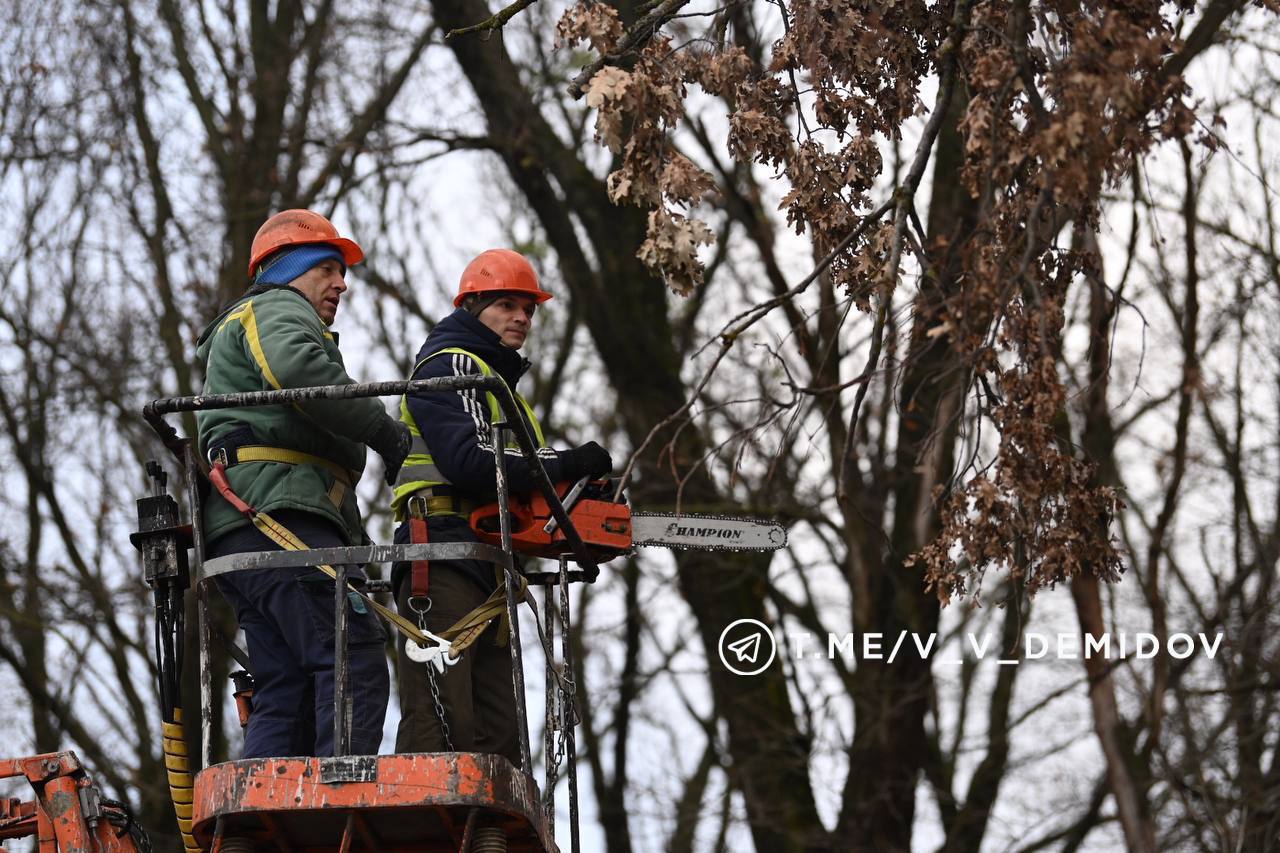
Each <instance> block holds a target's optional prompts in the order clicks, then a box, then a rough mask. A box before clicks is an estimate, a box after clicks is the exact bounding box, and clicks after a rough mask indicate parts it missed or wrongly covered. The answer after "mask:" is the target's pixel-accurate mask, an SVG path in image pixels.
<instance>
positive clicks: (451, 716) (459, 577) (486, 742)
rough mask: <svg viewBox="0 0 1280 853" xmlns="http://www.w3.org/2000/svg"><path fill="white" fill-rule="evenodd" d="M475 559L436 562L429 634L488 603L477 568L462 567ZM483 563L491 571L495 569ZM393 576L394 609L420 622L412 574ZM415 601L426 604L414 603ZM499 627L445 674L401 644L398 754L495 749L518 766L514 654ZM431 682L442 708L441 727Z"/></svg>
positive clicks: (428, 616) (490, 630)
mask: <svg viewBox="0 0 1280 853" xmlns="http://www.w3.org/2000/svg"><path fill="white" fill-rule="evenodd" d="M475 562H478V561H473V560H466V561H455V560H450V561H439V562H435V561H433V562H432V563H431V570H430V579H431V580H430V586H429V590H428V591H429V596H428V597H429V600H430V607H429V609H427V611H426V614H425V616H424V617H423V618H424V619H425V622H426V627H427V629H428V630H430V631H434V632H439V631H443V630H445V629H446V628H448V627H450V626H451V625H453V624H454V623H455V622H457V621H458V620H459V619H461V618H462V617H463V616H465V615H466V614H468V613H470V612H471V611H472V610H473V609H475V608H476V607H478V606H479V605H480V604H482V603H483V602H484V600H485V599H486V598H488V596H489V594H488V592H487V591H486V590H485V589H484V588H483V587H482V586H481V585H480V584H479V583H478V582H477V581H476V580H475V577H476V574H477V571H476V567H475V566H470V565H458V563H475ZM483 565H485V566H488V567H489V571H490V572H492V570H493V569H492V566H491V565H490V564H488V563H484V564H483ZM396 574H397V575H399V576H400V583H399V584H398V586H397V589H396V606H397V608H398V609H399V611H400V614H401V615H402V616H404V617H405V618H407V619H410V620H411V621H414V622H417V621H418V619H419V616H418V614H417V613H416V612H415V611H414V610H413V609H412V608H411V607H410V602H409V591H410V587H411V584H410V583H409V578H408V576H407V575H408V573H407V572H397V573H396ZM414 603H415V604H417V605H419V607H421V605H422V604H423V602H421V601H419V600H417V599H415V601H414ZM498 624H499V623H498V622H496V621H495V622H494V623H493V624H492V625H490V626H489V627H488V628H487V629H486V630H485V632H484V633H483V634H481V635H480V637H479V639H477V640H476V641H475V642H474V643H473V644H472V645H471V646H470V647H469V648H468V649H467V650H466V651H465V652H464V653H463V655H462V657H461V659H460V660H459V661H458V663H456V664H454V665H453V666H449V667H446V668H445V671H444V673H443V674H441V673H440V672H438V671H437V670H436V668H435V666H433V665H430V664H423V663H416V662H414V661H412V660H410V659H409V657H408V655H406V654H405V648H404V642H402V641H398V642H397V644H396V656H397V661H398V664H399V666H398V667H397V670H398V672H397V678H398V684H399V689H400V728H399V730H398V731H397V732H396V752H490V753H496V754H498V755H502V756H504V757H506V758H508V759H510V761H511V763H512V764H515V765H516V766H517V767H518V766H519V765H520V747H519V740H518V735H517V733H516V731H517V722H516V705H515V693H514V690H513V687H512V680H511V650H510V647H509V646H508V644H507V643H505V642H504V643H503V644H502V645H501V646H499V645H498V644H497V642H496V639H497V634H498ZM504 639H505V638H504ZM432 679H434V681H435V687H436V694H438V696H439V701H440V706H441V707H442V708H443V711H444V720H443V724H442V721H441V719H440V714H439V713H438V711H437V707H436V694H433V692H432V689H431V681H432Z"/></svg>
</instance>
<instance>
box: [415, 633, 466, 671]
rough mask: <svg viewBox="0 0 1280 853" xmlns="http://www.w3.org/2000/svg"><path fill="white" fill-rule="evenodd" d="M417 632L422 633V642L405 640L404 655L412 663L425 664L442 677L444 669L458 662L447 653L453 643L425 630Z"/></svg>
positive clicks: (453, 656)
mask: <svg viewBox="0 0 1280 853" xmlns="http://www.w3.org/2000/svg"><path fill="white" fill-rule="evenodd" d="M418 630H419V631H421V632H422V639H423V642H419V641H417V640H405V641H404V653H405V655H406V656H407V657H408V658H409V660H411V661H413V662H414V663H425V664H430V665H432V666H434V667H435V668H436V669H437V670H438V671H439V672H440V673H441V674H442V675H443V674H444V669H445V667H447V666H453V665H454V664H456V663H457V662H458V660H459V658H458V657H457V656H456V655H453V654H452V653H450V651H449V648H450V647H451V646H452V645H453V643H452V642H450V641H449V640H446V639H445V638H444V637H438V636H436V635H435V634H433V633H431V632H430V631H428V630H427V629H426V628H419V629H418Z"/></svg>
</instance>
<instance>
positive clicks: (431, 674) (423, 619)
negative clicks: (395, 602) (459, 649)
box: [409, 599, 458, 752]
mask: <svg viewBox="0 0 1280 853" xmlns="http://www.w3.org/2000/svg"><path fill="white" fill-rule="evenodd" d="M409 606H410V609H412V610H413V612H414V613H416V614H418V627H419V628H420V629H422V630H423V631H426V630H428V629H427V611H428V610H430V609H431V602H430V599H428V601H427V606H426V607H425V608H423V609H421V610H419V609H418V608H417V607H415V606H413V604H410V605H409ZM426 670H427V685H428V686H429V687H430V688H431V701H432V703H433V704H434V705H435V706H436V719H437V720H439V721H440V733H441V734H443V735H444V746H445V749H446V750H448V751H449V752H457V751H458V750H457V749H456V748H454V745H453V732H451V731H450V730H449V718H448V717H447V716H446V715H445V713H444V703H443V702H441V701H440V686H439V685H438V684H436V668H435V665H434V664H430V663H428V664H427V665H426Z"/></svg>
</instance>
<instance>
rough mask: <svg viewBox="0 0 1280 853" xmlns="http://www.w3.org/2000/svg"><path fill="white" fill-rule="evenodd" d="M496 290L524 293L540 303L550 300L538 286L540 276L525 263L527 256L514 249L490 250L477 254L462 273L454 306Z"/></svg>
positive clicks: (549, 295)
mask: <svg viewBox="0 0 1280 853" xmlns="http://www.w3.org/2000/svg"><path fill="white" fill-rule="evenodd" d="M497 291H510V292H512V293H522V294H524V295H525V296H531V297H533V300H534V302H536V303H538V304H541V303H543V302H546V301H547V300H548V299H550V298H551V294H550V293H547V292H546V291H545V290H543V289H542V287H541V286H540V285H539V284H538V274H537V273H536V272H534V271H533V265H532V264H530V263H529V262H528V261H527V260H525V257H524V255H522V254H520V253H519V252H515V251H512V250H511V249H489V250H488V251H486V252H481V253H480V254H478V255H476V257H475V259H474V260H473V261H472V262H471V263H469V264H467V268H466V269H465V270H463V271H462V280H461V281H459V282H458V295H457V296H456V297H454V300H453V307H454V308H457V307H458V306H460V305H461V304H462V300H464V299H466V298H467V297H468V296H470V295H471V294H473V293H495V292H497Z"/></svg>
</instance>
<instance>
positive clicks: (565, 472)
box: [560, 441, 613, 480]
mask: <svg viewBox="0 0 1280 853" xmlns="http://www.w3.org/2000/svg"><path fill="white" fill-rule="evenodd" d="M612 470H613V457H611V456H610V455H609V451H607V450H605V449H604V448H603V447H601V446H600V445H598V444H596V443H595V442H594V441H588V442H587V443H586V444H584V445H582V446H580V447H575V448H573V449H572V450H561V451H560V473H561V475H562V476H563V477H564V478H565V479H566V480H577V479H578V478H580V477H585V476H588V475H590V476H592V477H600V476H603V475H605V474H608V473H609V472H610V471H612Z"/></svg>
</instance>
